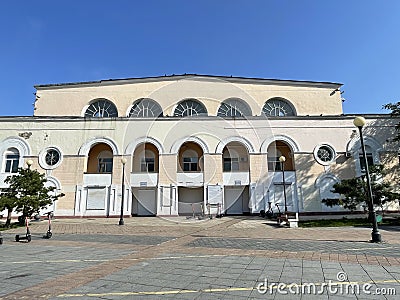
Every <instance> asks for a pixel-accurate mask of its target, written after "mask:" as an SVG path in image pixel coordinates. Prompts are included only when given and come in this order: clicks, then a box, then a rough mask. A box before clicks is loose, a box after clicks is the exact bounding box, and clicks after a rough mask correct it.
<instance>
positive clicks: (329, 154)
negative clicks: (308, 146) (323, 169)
mask: <svg viewBox="0 0 400 300" xmlns="http://www.w3.org/2000/svg"><path fill="white" fill-rule="evenodd" d="M314 157H315V160H316V161H317V162H318V163H320V164H321V165H329V164H331V163H333V161H334V160H335V158H336V153H335V150H334V149H333V148H332V147H331V146H330V145H319V146H317V147H315V150H314Z"/></svg>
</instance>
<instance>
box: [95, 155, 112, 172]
mask: <svg viewBox="0 0 400 300" xmlns="http://www.w3.org/2000/svg"><path fill="white" fill-rule="evenodd" d="M97 159H98V169H97V172H98V173H112V168H113V154H112V152H111V151H107V150H106V151H101V152H100V153H99V155H98V157H97Z"/></svg>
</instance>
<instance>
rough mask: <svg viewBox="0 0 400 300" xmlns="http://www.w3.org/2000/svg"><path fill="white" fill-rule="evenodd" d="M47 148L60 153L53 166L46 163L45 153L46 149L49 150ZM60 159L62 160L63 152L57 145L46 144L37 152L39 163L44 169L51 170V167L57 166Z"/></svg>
mask: <svg viewBox="0 0 400 300" xmlns="http://www.w3.org/2000/svg"><path fill="white" fill-rule="evenodd" d="M49 150H55V151H57V152H58V153H59V154H60V160H59V161H58V162H57V163H56V164H55V165H53V166H50V165H48V164H47V162H46V154H47V151H49ZM62 160H63V154H62V151H61V150H60V148H59V147H58V146H48V147H46V148H44V149H43V150H42V151H40V152H39V165H40V166H41V167H42V169H44V170H53V169H55V168H57V167H58V166H59V165H60V164H61V162H62Z"/></svg>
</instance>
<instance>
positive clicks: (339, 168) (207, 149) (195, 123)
mask: <svg viewBox="0 0 400 300" xmlns="http://www.w3.org/2000/svg"><path fill="white" fill-rule="evenodd" d="M352 120H353V118H352V117H351V116H349V117H336V118H325V119H322V118H321V119H315V118H311V117H310V118H303V119H298V118H293V119H285V120H280V119H275V120H268V122H266V121H265V120H264V119H258V118H250V119H248V120H242V121H236V120H228V119H226V120H220V119H212V118H210V117H208V118H200V119H195V120H193V119H181V120H173V121H171V120H168V119H159V120H158V121H151V120H144V119H141V120H135V121H132V120H128V119H122V120H118V121H110V120H85V119H74V118H71V119H68V118H67V119H66V118H59V119H47V118H20V119H18V118H12V119H7V118H2V119H1V120H0V122H1V124H2V126H1V128H2V129H1V131H0V134H1V136H0V145H3V144H7V143H8V142H7V141H9V138H10V137H13V136H14V137H15V139H16V140H18V141H21V143H26V144H28V145H29V148H30V153H28V154H27V155H26V156H25V157H24V159H25V160H26V159H27V158H30V159H33V161H34V164H33V166H32V168H36V169H38V170H39V171H40V172H44V173H46V175H47V176H50V177H54V178H56V179H57V180H58V181H59V182H60V185H61V190H60V191H61V192H63V193H65V194H66V196H65V197H63V198H60V200H59V201H58V202H57V203H56V209H57V211H58V213H59V214H64V215H74V214H75V215H82V214H83V215H84V212H79V213H77V205H78V204H77V203H78V202H79V201H83V200H84V199H85V188H86V187H88V186H90V184H92V183H90V184H89V183H88V182H85V179H84V178H85V176H84V174H85V172H86V165H87V159H88V153H89V151H90V149H91V148H92V147H94V146H95V145H98V144H99V143H105V144H107V145H108V146H107V148H110V149H111V150H112V151H113V153H114V167H113V173H112V174H111V175H110V186H109V188H110V192H109V193H110V194H109V196H110V197H112V199H111V198H110V200H109V201H110V203H112V205H113V206H114V207H118V205H119V203H120V202H119V201H120V197H121V189H120V185H121V183H122V164H121V158H122V156H124V157H125V158H127V159H128V162H127V164H126V165H125V172H126V173H125V174H126V175H125V184H126V185H128V188H129V184H132V186H133V184H134V183H132V182H131V183H130V182H129V181H130V176H129V174H130V172H131V170H132V169H131V162H132V159H135V157H134V156H133V153H134V151H135V149H137V147H140V145H142V142H143V141H144V135H145V134H148V136H147V137H146V138H148V139H149V141H153V140H154V141H156V142H157V143H158V144H157V143H156V142H154V143H155V144H157V145H158V146H157V147H160V149H161V150H160V153H159V173H158V183H157V185H158V186H171V185H172V186H177V185H179V183H178V182H177V172H178V171H179V170H178V154H179V149H180V146H181V145H183V144H184V143H185V142H186V141H189V142H191V143H198V145H199V147H200V148H202V150H203V152H204V157H203V164H204V169H203V170H202V172H203V177H202V178H203V183H201V184H202V186H207V185H208V184H211V185H221V186H223V185H224V176H223V175H224V172H223V168H222V166H223V163H222V162H223V161H222V149H223V148H224V145H226V144H229V143H230V142H232V141H235V143H240V141H241V142H242V143H243V145H244V146H243V147H244V148H243V149H247V147H249V148H248V149H250V150H249V151H250V153H249V154H248V157H249V164H250V170H249V172H248V175H247V178H248V181H249V182H248V183H246V184H247V185H248V186H249V187H250V186H251V187H253V188H252V189H250V193H253V192H252V191H254V194H252V195H250V197H251V199H252V200H251V201H253V202H252V203H250V206H252V212H257V210H259V209H260V207H261V206H262V205H263V204H262V203H263V201H265V199H266V192H267V190H268V189H269V187H271V185H273V184H274V182H279V181H282V179H279V176H280V175H279V172H276V173H277V174H276V176H275V175H273V173H274V172H270V171H268V169H267V158H268V155H267V153H266V149H267V148H268V145H269V144H270V143H271V142H273V141H274V140H280V141H284V142H286V143H288V145H289V146H290V147H291V149H292V152H293V155H294V161H295V163H294V165H295V172H294V173H293V176H294V177H293V178H294V179H293V180H292V179H290V180H291V182H292V185H291V187H290V188H291V190H293V195H294V197H295V198H294V201H298V203H297V204H296V205H297V206H298V208H299V209H300V210H301V211H307V212H321V211H323V210H324V209H325V208H324V207H323V206H322V204H321V186H319V185H318V182H319V181H320V180H322V179H321V178H323V176H331V177H332V178H337V179H338V180H340V179H342V178H350V177H354V176H356V174H357V170H356V169H357V159H358V158H357V153H358V152H357V151H356V150H354V151H356V152H354V153H351V151H353V150H352V148H351V147H352V146H351V145H352V144H354V145H355V146H354V147H356V142H355V141H356V140H357V137H356V136H354V126H353V125H352ZM16 124H18V126H16ZM132 124H133V125H134V127H135V128H136V130H127V128H130V126H131V125H132ZM368 124H369V126H367V127H366V128H365V132H366V140H367V141H369V140H370V141H372V140H373V141H375V143H376V144H377V145H379V147H378V148H379V151H378V154H379V155H378V156H379V160H380V162H381V163H384V164H385V166H386V167H387V168H388V169H389V170H390V172H389V174H388V175H387V178H388V179H389V180H392V181H394V180H397V179H398V176H399V161H398V157H397V148H396V147H397V146H396V145H395V144H393V143H390V142H388V141H387V140H388V137H390V135H391V134H393V131H389V130H387V128H388V127H387V126H388V125H390V124H392V126H393V125H394V124H395V122H394V120H390V119H386V120H385V122H383V123H382V118H381V117H380V118H369V119H368ZM382 124H383V125H382ZM382 126H385V127H384V129H385V130H381V129H382ZM149 128H151V129H149ZM232 128H234V130H233V129H232ZM390 128H392V127H390ZM23 132H31V133H32V134H31V135H30V137H29V138H27V139H24V138H21V137H18V135H19V134H20V133H23ZM333 132H334V134H333ZM206 133H207V134H206ZM375 133H376V134H375ZM372 134H374V135H372ZM61 137H62V138H61ZM246 143H247V144H248V145H247V146H246ZM321 144H329V145H330V146H332V147H333V148H334V150H335V151H336V159H335V161H334V162H333V163H332V164H329V165H321V164H320V163H318V162H317V161H316V159H315V149H316V147H318V146H319V145H321ZM132 145H137V146H136V147H134V148H132V147H133V146H132ZM131 146H132V147H131ZM48 147H57V148H58V149H59V150H60V152H61V153H62V161H61V163H60V165H59V166H57V167H56V168H54V169H46V168H44V167H43V166H42V165H41V163H40V160H41V159H40V157H41V156H43V154H44V150H45V149H47V148H48ZM130 147H131V148H130ZM154 147H156V145H154ZM375 147H376V146H375ZM2 149H4V147H2ZM129 149H130V150H129ZM153 150H154V149H153ZM349 151H350V152H349ZM346 153H347V154H346ZM349 154H350V155H349ZM241 155H244V154H243V153H242V154H241ZM3 171H4V170H2V172H3ZM7 175H8V174H5V173H0V176H1V178H3V180H4V179H5V177H6V176H7ZM231 175H232V174H231ZM235 176H236V177H235ZM243 176H245V173H244V174H243V172H239V173H236V175H235V174H233V175H232V176H231V177H232V178H231V179H232V180H231V184H232V182H235V178H238V179H240V182H241V183H242V184H243V182H246V179H245V178H246V177H243ZM274 176H275V177H274ZM288 176H289V175H288ZM91 180H92V179H91ZM135 184H137V183H135ZM226 184H227V183H226ZM261 186H262V188H261ZM272 190H273V188H271V191H272ZM256 191H257V192H256ZM256 194H257V195H256ZM79 195H80V196H79ZM77 197H78V198H77ZM79 197H81V198H79ZM127 197H128V196H127ZM128 199H129V198H128ZM78 200H79V201H78ZM205 200H206V199H205ZM127 201H129V200H127ZM110 205H111V204H110ZM129 205H130V204H129ZM391 209H397V207H391ZM127 211H131V208H130V207H127ZM114 213H116V214H118V210H117V209H115V210H114Z"/></svg>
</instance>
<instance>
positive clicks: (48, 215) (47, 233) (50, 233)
mask: <svg viewBox="0 0 400 300" xmlns="http://www.w3.org/2000/svg"><path fill="white" fill-rule="evenodd" d="M46 215H47V220H48V222H49V227H48V229H47V232H46V234H45V235H44V236H43V238H44V239H50V238H51V237H52V236H53V233H52V232H51V218H52V217H53V212H52V211H49V212H47V213H46Z"/></svg>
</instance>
